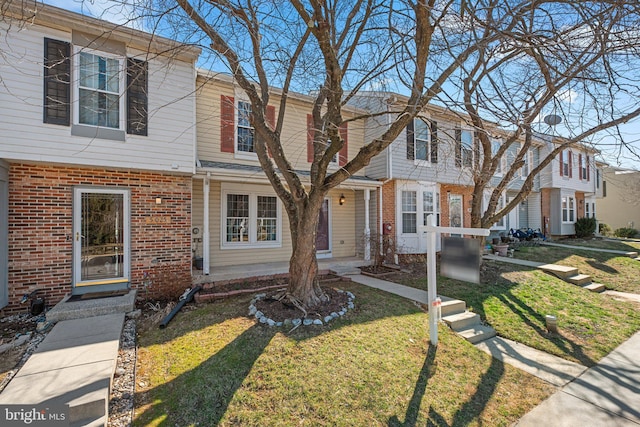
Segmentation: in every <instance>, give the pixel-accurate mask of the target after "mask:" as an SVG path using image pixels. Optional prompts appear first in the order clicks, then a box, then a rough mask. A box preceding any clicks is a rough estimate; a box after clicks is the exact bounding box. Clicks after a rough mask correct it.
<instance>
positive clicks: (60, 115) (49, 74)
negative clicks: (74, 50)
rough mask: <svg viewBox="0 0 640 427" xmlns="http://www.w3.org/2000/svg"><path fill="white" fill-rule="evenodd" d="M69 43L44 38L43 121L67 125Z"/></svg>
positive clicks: (69, 113) (69, 94)
mask: <svg viewBox="0 0 640 427" xmlns="http://www.w3.org/2000/svg"><path fill="white" fill-rule="evenodd" d="M70 82H71V44H70V43H67V42H63V41H60V40H53V39H48V38H45V39H44V102H43V105H44V108H43V119H42V120H43V122H44V123H50V124H54V125H63V126H69V124H70V120H71V84H70Z"/></svg>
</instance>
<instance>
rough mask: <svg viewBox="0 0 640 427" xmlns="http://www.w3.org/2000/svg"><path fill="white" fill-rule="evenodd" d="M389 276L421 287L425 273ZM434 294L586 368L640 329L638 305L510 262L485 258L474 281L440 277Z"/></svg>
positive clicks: (504, 332)
mask: <svg viewBox="0 0 640 427" xmlns="http://www.w3.org/2000/svg"><path fill="white" fill-rule="evenodd" d="M530 249H532V251H535V250H537V249H546V247H540V248H538V247H536V248H530ZM542 262H547V261H542ZM635 262H638V261H635ZM581 271H582V270H581ZM394 280H396V281H398V282H401V283H403V284H405V285H408V286H413V287H417V288H420V289H426V279H425V277H424V275H404V277H401V276H400V275H398V276H397V277H395V278H394ZM438 293H439V294H441V295H446V296H448V297H452V298H457V299H461V300H464V301H466V303H467V306H468V307H469V308H470V309H471V310H473V311H474V312H476V313H478V314H479V315H480V316H481V317H482V319H483V320H485V321H486V322H487V323H489V324H490V325H491V326H492V327H494V328H495V329H496V331H497V333H498V335H500V336H502V337H505V338H509V339H512V340H514V341H518V342H520V343H523V344H525V345H528V346H530V347H534V348H537V349H540V350H543V351H546V352H547V353H551V354H555V355H557V356H560V357H563V358H565V359H568V360H572V361H575V362H578V363H581V364H583V365H585V366H593V365H594V363H596V362H597V361H599V360H600V359H601V358H602V357H604V356H605V355H607V354H608V353H610V352H611V351H612V350H613V349H614V348H616V347H617V346H619V345H620V344H621V343H622V342H624V341H625V340H626V339H628V338H629V337H630V336H631V335H633V334H634V333H635V332H636V331H638V330H640V310H639V307H638V306H637V305H634V304H633V303H627V302H621V301H616V300H614V299H612V298H611V297H608V296H606V295H602V294H597V293H592V292H589V291H587V290H585V289H582V288H581V287H579V286H576V285H572V284H569V283H566V282H564V281H562V280H560V279H558V278H556V277H554V276H551V275H549V274H546V273H544V272H542V271H539V270H535V269H530V268H525V267H521V266H517V265H514V264H507V263H502V262H494V261H484V262H483V268H482V274H481V284H479V285H477V284H472V283H467V282H461V281H457V280H452V279H448V278H444V277H440V276H439V277H438ZM547 314H550V315H555V316H557V318H558V327H559V333H558V334H550V333H548V332H547V331H546V328H545V315H547Z"/></svg>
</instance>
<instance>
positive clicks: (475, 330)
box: [457, 324, 496, 344]
mask: <svg viewBox="0 0 640 427" xmlns="http://www.w3.org/2000/svg"><path fill="white" fill-rule="evenodd" d="M457 333H458V335H460V336H461V337H462V338H464V339H466V340H467V341H469V342H470V343H471V344H477V343H479V342H482V341H484V340H488V339H489V338H493V337H495V336H496V330H495V329H493V328H492V327H491V326H485V325H481V324H477V325H474V326H473V327H470V328H468V329H464V330H462V331H457Z"/></svg>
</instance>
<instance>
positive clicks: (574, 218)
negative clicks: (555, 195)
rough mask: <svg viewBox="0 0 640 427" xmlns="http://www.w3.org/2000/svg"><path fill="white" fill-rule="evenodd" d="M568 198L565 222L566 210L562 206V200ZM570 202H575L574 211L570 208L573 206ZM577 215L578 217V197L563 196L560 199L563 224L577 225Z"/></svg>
mask: <svg viewBox="0 0 640 427" xmlns="http://www.w3.org/2000/svg"><path fill="white" fill-rule="evenodd" d="M565 197H566V198H567V220H566V221H565V220H564V215H563V214H564V210H565V208H564V207H563V206H562V199H563V198H565ZM569 200H573V209H571V208H570V207H569V206H570V205H571V203H569ZM572 210H573V220H571V215H570V213H571V211H572ZM576 215H577V210H576V197H575V195H572V196H569V195H566V196H561V197H560V218H561V219H562V223H563V224H575V222H576Z"/></svg>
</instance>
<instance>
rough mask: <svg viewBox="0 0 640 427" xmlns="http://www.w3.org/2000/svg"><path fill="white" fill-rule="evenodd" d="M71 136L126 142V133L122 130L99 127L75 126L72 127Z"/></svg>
mask: <svg viewBox="0 0 640 427" xmlns="http://www.w3.org/2000/svg"><path fill="white" fill-rule="evenodd" d="M71 135H73V136H82V137H85V138H98V139H109V140H111V141H120V142H124V141H125V140H126V133H125V131H123V130H120V129H111V128H104V127H98V126H88V125H79V124H74V125H72V126H71Z"/></svg>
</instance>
